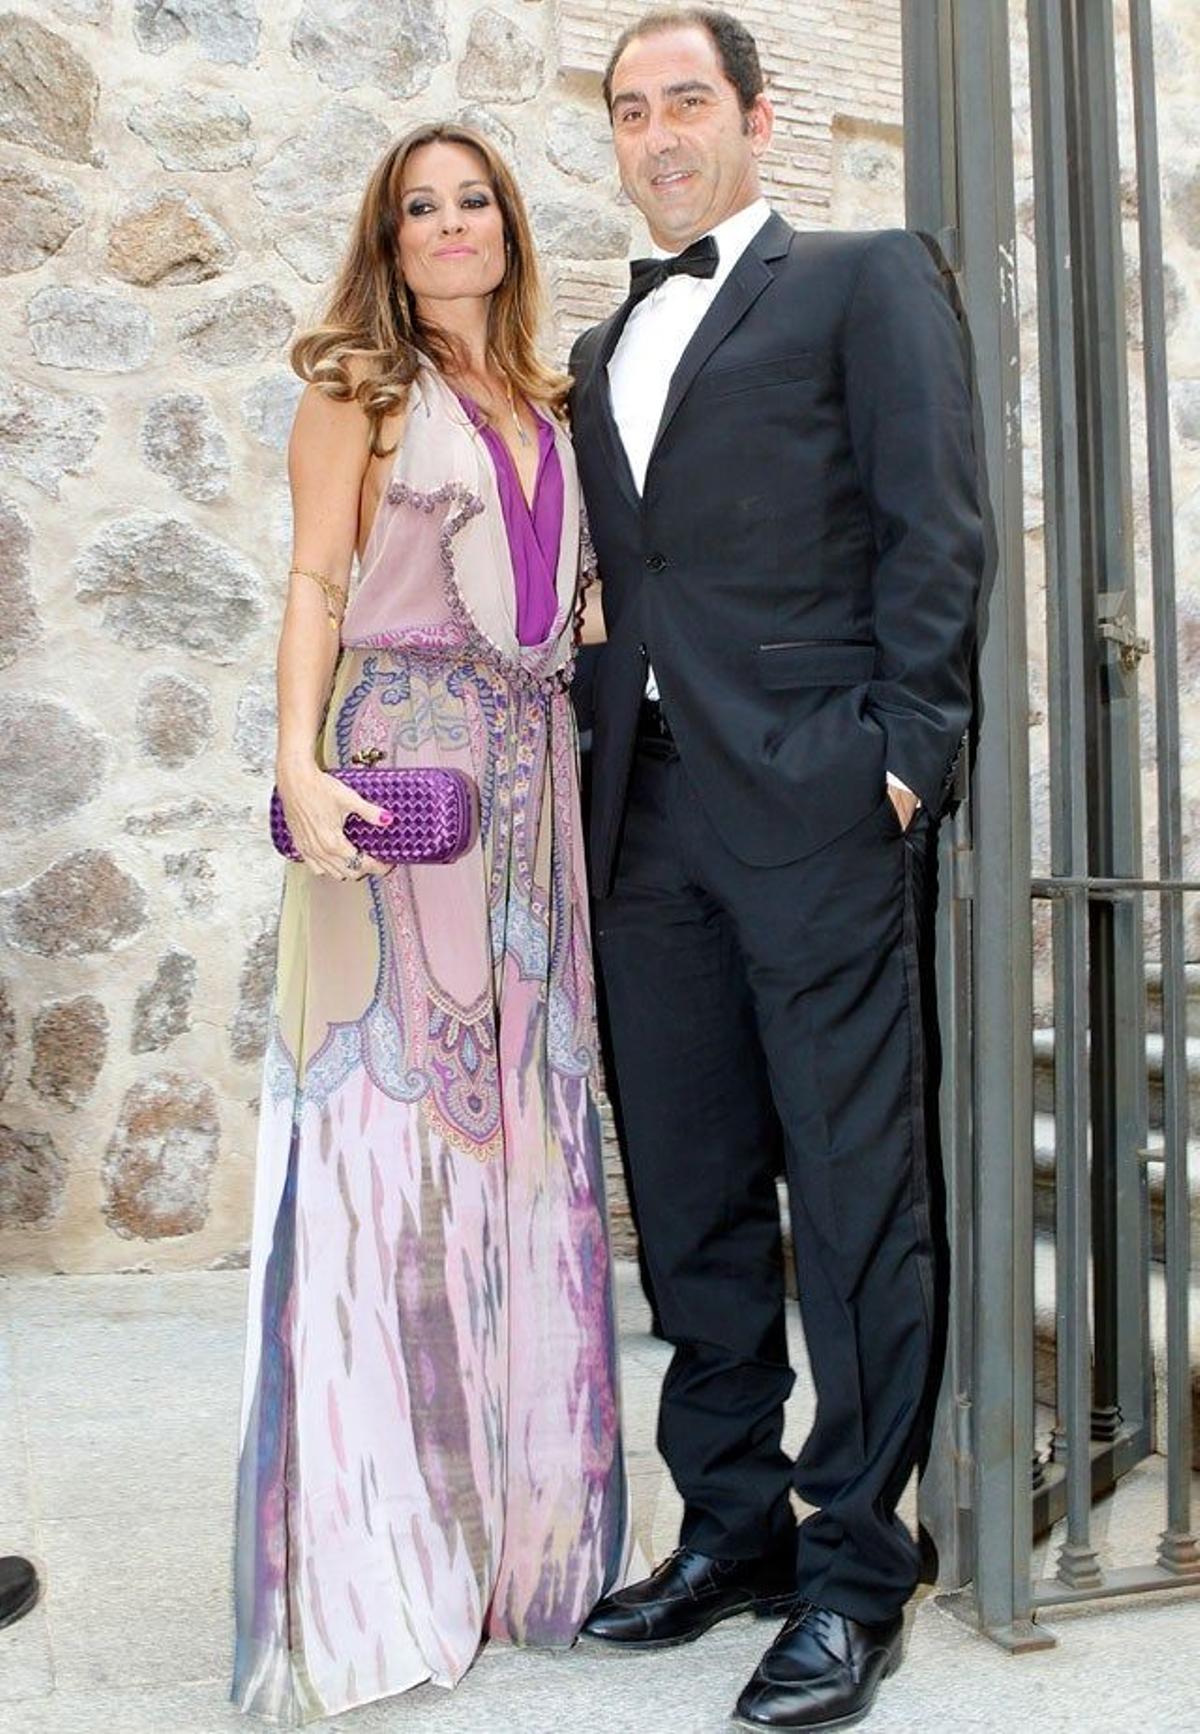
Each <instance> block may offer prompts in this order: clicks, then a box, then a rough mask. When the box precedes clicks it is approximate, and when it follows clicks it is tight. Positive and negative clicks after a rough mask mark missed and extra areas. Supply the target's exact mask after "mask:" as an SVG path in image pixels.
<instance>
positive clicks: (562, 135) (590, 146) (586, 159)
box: [546, 102, 613, 181]
mask: <svg viewBox="0 0 1200 1734" xmlns="http://www.w3.org/2000/svg"><path fill="white" fill-rule="evenodd" d="M546 155H547V156H548V157H549V158H550V161H551V162H552V163H553V164H554V166H555V168H557V169H561V170H562V171H563V173H564V174H566V175H573V176H574V177H575V179H576V180H578V181H602V180H604V179H605V178H606V177H607V176H609V175H611V174H612V173H613V152H612V132H611V129H610V127H609V124H608V120H607V119H606V117H605V116H604V115H603V114H595V113H593V111H592V110H591V109H588V108H579V107H577V106H576V105H575V104H574V103H566V102H556V103H555V104H554V107H553V108H552V109H551V110H550V113H549V116H548V117H547V120H546Z"/></svg>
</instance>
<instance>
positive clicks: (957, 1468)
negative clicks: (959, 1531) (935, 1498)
mask: <svg viewBox="0 0 1200 1734" xmlns="http://www.w3.org/2000/svg"><path fill="white" fill-rule="evenodd" d="M954 1503H955V1504H956V1505H957V1506H958V1509H959V1510H960V1511H972V1510H974V1507H975V1454H974V1452H973V1451H972V1449H971V1399H970V1397H964V1396H963V1394H962V1392H961V1391H960V1392H959V1393H958V1395H957V1396H956V1397H955V1399H954Z"/></svg>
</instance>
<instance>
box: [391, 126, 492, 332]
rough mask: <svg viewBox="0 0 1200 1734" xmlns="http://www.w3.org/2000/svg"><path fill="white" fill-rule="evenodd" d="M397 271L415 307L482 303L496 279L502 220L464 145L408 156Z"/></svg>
mask: <svg viewBox="0 0 1200 1734" xmlns="http://www.w3.org/2000/svg"><path fill="white" fill-rule="evenodd" d="M399 244H400V271H401V274H402V275H403V278H404V281H405V282H406V283H407V285H408V288H409V292H410V294H411V295H412V296H413V297H414V299H415V300H416V301H417V302H422V301H425V302H432V301H456V300H461V299H464V298H471V297H477V296H485V295H490V294H491V293H492V291H493V290H494V289H496V287H497V286H498V285H499V283H500V281H501V279H502V278H503V276H504V270H505V263H506V261H505V253H504V219H503V217H502V215H501V212H500V206H499V203H498V202H497V199H496V195H495V192H494V191H493V190H492V183H491V181H490V180H489V178H488V172H487V165H486V164H485V163H484V161H483V159H482V157H480V156H479V154H478V153H477V152H476V151H473V150H471V149H470V147H469V146H467V145H460V144H451V143H449V142H447V141H445V140H440V139H439V140H436V141H435V142H434V143H433V144H427V145H421V146H419V147H418V149H416V150H415V151H413V153H412V155H411V156H410V157H409V159H408V161H407V163H406V164H405V166H404V179H403V182H402V185H401V191H400V243H399Z"/></svg>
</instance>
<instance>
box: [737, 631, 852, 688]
mask: <svg viewBox="0 0 1200 1734" xmlns="http://www.w3.org/2000/svg"><path fill="white" fill-rule="evenodd" d="M874 669H875V646H874V645H873V644H835V643H832V642H823V641H822V640H820V639H810V640H808V641H806V642H804V643H792V644H760V645H759V647H758V671H759V678H760V680H761V681H762V684H763V685H764V686H765V687H769V688H771V689H773V690H775V689H779V688H786V687H791V686H857V685H858V684H859V682H860V681H864V680H870V678H871V675H872V674H873V672H874Z"/></svg>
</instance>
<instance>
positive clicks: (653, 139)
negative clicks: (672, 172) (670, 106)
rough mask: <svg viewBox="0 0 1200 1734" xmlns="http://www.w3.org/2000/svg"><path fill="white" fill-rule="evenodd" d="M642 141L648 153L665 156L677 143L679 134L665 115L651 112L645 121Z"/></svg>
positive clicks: (654, 155)
mask: <svg viewBox="0 0 1200 1734" xmlns="http://www.w3.org/2000/svg"><path fill="white" fill-rule="evenodd" d="M643 142H644V144H645V147H646V151H647V154H648V155H650V156H653V157H657V156H665V155H667V154H668V153H669V152H670V151H673V150H674V149H675V147H676V145H677V144H678V143H679V134H678V132H676V130H675V128H674V127H673V126H672V125H671V123H670V121H669V120H668V118H667V117H666V116H665V115H661V114H652V115H651V116H650V118H649V120H648V121H647V122H646V131H645V134H644V136H643Z"/></svg>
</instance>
